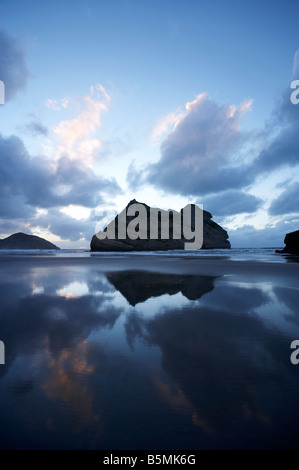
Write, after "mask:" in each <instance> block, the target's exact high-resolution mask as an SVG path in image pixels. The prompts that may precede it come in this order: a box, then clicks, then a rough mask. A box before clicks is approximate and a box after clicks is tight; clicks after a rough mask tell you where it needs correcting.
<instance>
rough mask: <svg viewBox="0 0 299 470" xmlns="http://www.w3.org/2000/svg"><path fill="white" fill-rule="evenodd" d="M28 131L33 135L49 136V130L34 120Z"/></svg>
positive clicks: (27, 127) (28, 126)
mask: <svg viewBox="0 0 299 470" xmlns="http://www.w3.org/2000/svg"><path fill="white" fill-rule="evenodd" d="M26 129H27V130H28V131H30V132H31V133H32V134H33V135H42V136H44V137H46V136H47V135H48V133H49V132H48V129H47V128H46V127H45V126H44V125H43V124H42V123H41V122H40V121H38V120H33V121H31V122H30V123H29V124H27V126H26Z"/></svg>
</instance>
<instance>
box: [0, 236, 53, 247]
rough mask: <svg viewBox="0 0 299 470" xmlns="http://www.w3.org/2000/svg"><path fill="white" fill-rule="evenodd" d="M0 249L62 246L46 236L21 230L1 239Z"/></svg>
mask: <svg viewBox="0 0 299 470" xmlns="http://www.w3.org/2000/svg"><path fill="white" fill-rule="evenodd" d="M0 250H60V248H59V247H58V246H56V245H54V244H53V243H51V242H48V241H47V240H45V239H44V238H41V237H37V236H36V235H28V234H27V233H22V232H19V233H14V234H13V235H10V236H9V237H7V238H3V240H0Z"/></svg>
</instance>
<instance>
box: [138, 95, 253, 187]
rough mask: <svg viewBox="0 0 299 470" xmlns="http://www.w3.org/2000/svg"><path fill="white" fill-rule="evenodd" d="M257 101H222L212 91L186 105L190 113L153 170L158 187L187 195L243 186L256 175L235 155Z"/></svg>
mask: <svg viewBox="0 0 299 470" xmlns="http://www.w3.org/2000/svg"><path fill="white" fill-rule="evenodd" d="M250 107H251V101H248V102H245V103H243V104H241V105H240V106H238V107H236V106H229V105H218V104H217V103H215V102H214V101H212V100H211V99H210V98H209V97H208V95H207V94H206V93H202V94H201V95H198V96H197V98H196V99H195V100H194V101H192V102H190V103H187V104H186V113H185V115H184V116H183V117H182V118H181V119H180V120H178V121H177V122H176V126H175V128H174V130H173V131H172V132H171V133H170V134H169V135H168V136H167V138H166V139H165V140H164V142H163V143H162V145H161V158H160V160H159V161H158V162H157V163H155V164H151V165H149V166H148V168H147V172H148V175H147V180H148V182H150V183H152V184H153V185H155V186H157V187H159V188H163V189H164V190H168V191H171V192H174V193H180V194H183V195H203V194H209V193H216V192H219V191H224V190H226V189H232V188H234V189H238V188H242V187H244V186H246V185H248V184H250V182H251V178H250V175H249V174H248V172H247V171H246V168H245V167H244V165H243V164H242V163H243V162H242V161H235V159H234V158H233V156H234V155H235V154H236V153H237V152H238V149H239V147H240V145H241V143H242V140H243V139H244V136H243V134H242V133H241V131H240V123H241V119H242V117H243V115H244V114H245V113H246V112H247V111H248V110H249V109H250Z"/></svg>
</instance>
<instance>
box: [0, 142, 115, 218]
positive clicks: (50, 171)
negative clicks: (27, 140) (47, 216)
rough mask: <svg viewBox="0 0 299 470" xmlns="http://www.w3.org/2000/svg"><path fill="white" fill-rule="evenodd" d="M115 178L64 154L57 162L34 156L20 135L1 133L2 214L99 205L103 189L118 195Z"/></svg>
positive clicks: (15, 215)
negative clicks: (98, 174)
mask: <svg viewBox="0 0 299 470" xmlns="http://www.w3.org/2000/svg"><path fill="white" fill-rule="evenodd" d="M119 192H120V188H119V186H118V185H117V183H116V181H115V180H108V179H105V178H102V177H98V176H96V175H95V173H94V172H93V171H92V170H91V169H90V168H88V167H86V166H85V165H84V164H82V163H81V162H78V161H73V160H70V159H69V158H67V157H61V158H60V159H59V160H58V161H57V162H56V164H55V165H54V164H53V162H50V161H49V160H47V159H45V158H42V157H38V158H31V157H30V155H29V154H28V152H27V150H26V148H25V147H24V145H23V142H22V141H21V140H20V139H19V138H18V137H14V136H12V137H10V138H3V137H1V135H0V202H1V204H0V216H2V217H6V218H19V217H22V218H23V220H24V218H28V217H31V216H32V215H33V213H34V211H35V209H36V208H51V207H61V206H65V205H68V204H78V205H83V206H86V207H95V206H97V205H98V204H100V203H101V202H102V201H103V196H102V195H103V193H106V194H107V193H108V194H109V195H110V197H111V195H113V196H114V195H115V194H117V193H119Z"/></svg>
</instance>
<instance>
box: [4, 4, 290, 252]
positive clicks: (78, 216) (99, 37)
mask: <svg viewBox="0 0 299 470" xmlns="http://www.w3.org/2000/svg"><path fill="white" fill-rule="evenodd" d="M298 22H299V0H283V1H281V0H259V1H256V0H251V1H247V0H244V1H242V2H240V1H236V0H213V1H210V0H207V1H206V0H184V2H183V1H178V0H163V1H161V0H159V1H158V0H152V1H148V0H109V1H108V0H107V1H104V0H89V1H83V0H82V1H80V0H74V1H73V2H69V1H66V0H59V1H56V0H51V1H46V0H42V1H39V2H37V1H31V0H27V1H26V2H24V1H22V0H0V81H1V82H2V83H3V84H4V90H5V99H4V104H0V238H4V237H6V236H8V235H11V234H12V233H15V232H20V231H21V232H25V233H29V234H34V235H38V236H41V237H44V238H46V239H47V240H49V241H52V242H54V243H55V244H56V245H58V246H59V247H61V248H87V249H88V248H89V244H90V240H91V238H92V236H93V234H94V233H96V232H97V231H98V230H100V229H103V224H104V221H105V220H107V217H108V218H109V217H110V216H111V214H113V217H114V215H115V213H116V212H119V211H121V210H122V209H123V208H124V207H125V206H126V205H127V204H128V202H129V201H130V200H131V199H134V198H135V199H136V200H138V201H139V202H144V203H146V204H148V205H150V206H153V207H160V208H162V209H175V210H179V209H181V208H182V207H184V206H185V205H187V204H189V203H196V204H202V205H203V208H204V209H205V210H207V211H209V212H211V213H212V215H213V220H214V221H215V222H217V223H219V224H220V225H221V226H222V227H224V228H225V229H226V230H227V232H228V234H229V240H230V242H231V245H232V247H235V248H238V247H264V246H267V247H281V246H283V239H284V236H285V234H286V233H289V232H291V231H294V230H298V229H299V171H298V170H299V104H296V101H299V100H297V99H295V100H293V101H294V102H292V101H291V95H292V93H294V94H295V98H296V97H297V94H296V90H297V89H298V97H299V82H298V86H297V85H296V84H295V85H296V86H295V88H291V84H292V82H293V81H294V80H299V28H298ZM1 82H0V83H1ZM0 91H1V90H0ZM293 96H294V95H293ZM0 98H1V96H0ZM0 102H1V99H0ZM111 217H112V216H111Z"/></svg>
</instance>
